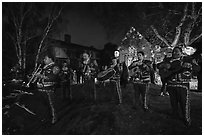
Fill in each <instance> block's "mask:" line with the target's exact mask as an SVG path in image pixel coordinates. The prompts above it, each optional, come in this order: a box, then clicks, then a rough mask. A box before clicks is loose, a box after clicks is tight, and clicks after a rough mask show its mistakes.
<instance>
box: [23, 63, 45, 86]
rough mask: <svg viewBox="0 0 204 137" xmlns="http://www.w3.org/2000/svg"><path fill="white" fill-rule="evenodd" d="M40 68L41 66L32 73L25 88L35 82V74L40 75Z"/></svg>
mask: <svg viewBox="0 0 204 137" xmlns="http://www.w3.org/2000/svg"><path fill="white" fill-rule="evenodd" d="M40 67H41V64H40V65H39V66H38V68H37V69H36V70H35V71H34V72H33V74H32V76H31V78H30V80H29V81H28V83H27V84H26V87H30V83H34V82H35V81H36V80H37V77H36V75H37V74H40V73H41V72H42V68H40Z"/></svg>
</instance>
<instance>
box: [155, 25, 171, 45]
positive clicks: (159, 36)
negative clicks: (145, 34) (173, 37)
mask: <svg viewBox="0 0 204 137" xmlns="http://www.w3.org/2000/svg"><path fill="white" fill-rule="evenodd" d="M151 28H152V30H153V31H154V33H155V34H156V36H157V37H158V38H159V39H160V40H161V41H163V42H164V43H165V44H166V45H167V46H170V45H169V43H168V41H167V40H166V39H165V38H163V37H162V36H161V35H159V33H158V31H157V29H156V28H155V27H154V26H153V25H151Z"/></svg>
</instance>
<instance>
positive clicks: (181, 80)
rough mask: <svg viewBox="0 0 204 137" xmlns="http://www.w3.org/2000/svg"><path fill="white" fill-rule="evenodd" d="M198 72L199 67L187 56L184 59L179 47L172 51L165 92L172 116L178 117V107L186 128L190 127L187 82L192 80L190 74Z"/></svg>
mask: <svg viewBox="0 0 204 137" xmlns="http://www.w3.org/2000/svg"><path fill="white" fill-rule="evenodd" d="M198 70H199V66H198V64H197V63H196V61H195V59H192V58H190V57H188V56H187V57H184V56H183V55H182V49H181V48H180V47H175V48H174V49H173V51H172V58H171V60H170V68H169V70H168V71H169V72H170V73H169V74H170V75H169V77H168V80H167V90H168V91H169V95H170V102H171V107H172V111H173V116H175V117H178V116H179V112H178V106H179V105H180V107H181V111H182V119H183V122H184V124H185V125H186V126H187V127H189V126H190V125H191V118H190V90H189V82H190V80H191V78H192V73H195V72H196V71H198Z"/></svg>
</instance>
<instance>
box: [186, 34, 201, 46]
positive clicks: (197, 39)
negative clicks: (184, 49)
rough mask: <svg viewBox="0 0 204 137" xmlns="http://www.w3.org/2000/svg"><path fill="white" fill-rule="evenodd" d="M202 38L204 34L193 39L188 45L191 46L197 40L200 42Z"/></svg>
mask: <svg viewBox="0 0 204 137" xmlns="http://www.w3.org/2000/svg"><path fill="white" fill-rule="evenodd" d="M201 37H202V33H201V34H200V35H198V36H196V37H195V38H193V39H191V41H190V42H189V44H188V45H191V44H192V43H193V42H195V41H196V40H198V39H199V38H201Z"/></svg>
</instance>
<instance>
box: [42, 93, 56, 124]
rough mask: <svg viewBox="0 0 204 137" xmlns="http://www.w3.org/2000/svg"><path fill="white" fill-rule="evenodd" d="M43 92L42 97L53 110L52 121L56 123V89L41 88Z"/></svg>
mask: <svg viewBox="0 0 204 137" xmlns="http://www.w3.org/2000/svg"><path fill="white" fill-rule="evenodd" d="M39 91H40V92H41V95H42V97H43V98H44V101H45V102H46V105H47V106H49V108H50V110H51V116H52V123H55V122H56V120H57V116H56V110H55V104H54V99H55V93H54V89H46V90H39Z"/></svg>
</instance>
